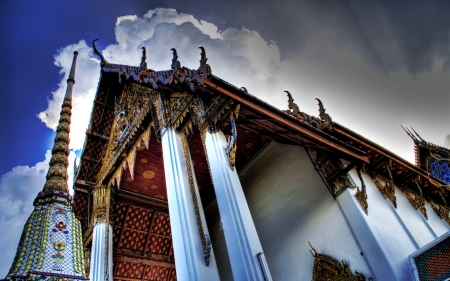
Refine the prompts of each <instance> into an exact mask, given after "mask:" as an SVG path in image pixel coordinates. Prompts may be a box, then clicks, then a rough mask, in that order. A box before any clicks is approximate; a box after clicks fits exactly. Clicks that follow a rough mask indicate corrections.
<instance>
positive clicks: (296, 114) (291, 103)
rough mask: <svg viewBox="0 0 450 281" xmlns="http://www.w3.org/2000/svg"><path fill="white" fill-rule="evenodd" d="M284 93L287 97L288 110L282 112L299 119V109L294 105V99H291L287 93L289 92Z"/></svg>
mask: <svg viewBox="0 0 450 281" xmlns="http://www.w3.org/2000/svg"><path fill="white" fill-rule="evenodd" d="M284 92H285V93H286V94H287V96H288V108H289V110H285V111H284V112H286V113H287V114H289V115H292V116H294V117H296V118H301V115H300V108H299V107H298V105H297V104H296V103H294V99H293V98H292V95H291V93H289V91H284ZM291 110H292V111H291Z"/></svg>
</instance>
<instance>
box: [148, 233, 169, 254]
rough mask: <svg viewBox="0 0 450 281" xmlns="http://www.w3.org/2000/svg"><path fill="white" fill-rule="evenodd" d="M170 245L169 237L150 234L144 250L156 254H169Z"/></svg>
mask: <svg viewBox="0 0 450 281" xmlns="http://www.w3.org/2000/svg"><path fill="white" fill-rule="evenodd" d="M171 246H172V239H171V238H169V237H164V236H159V235H151V236H150V239H149V242H148V245H147V250H146V252H150V253H152V254H158V255H169V252H170V247H171Z"/></svg>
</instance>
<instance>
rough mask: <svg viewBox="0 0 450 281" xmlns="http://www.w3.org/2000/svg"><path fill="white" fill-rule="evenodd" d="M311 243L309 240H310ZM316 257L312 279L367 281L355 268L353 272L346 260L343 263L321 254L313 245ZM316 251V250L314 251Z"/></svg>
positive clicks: (316, 280) (315, 280) (318, 280)
mask: <svg viewBox="0 0 450 281" xmlns="http://www.w3.org/2000/svg"><path fill="white" fill-rule="evenodd" d="M308 243H309V242H308ZM309 246H310V247H311V249H312V251H310V252H311V254H312V255H313V257H314V267H313V276H312V281H365V280H366V277H365V276H364V275H363V274H361V273H359V272H358V271H356V270H355V273H354V274H353V273H352V271H351V270H350V267H349V266H348V264H347V262H345V260H343V261H342V264H341V263H340V262H338V261H337V260H335V259H333V258H332V257H330V256H327V255H324V254H319V253H318V252H317V251H316V249H314V248H313V246H311V243H309ZM313 251H314V252H313Z"/></svg>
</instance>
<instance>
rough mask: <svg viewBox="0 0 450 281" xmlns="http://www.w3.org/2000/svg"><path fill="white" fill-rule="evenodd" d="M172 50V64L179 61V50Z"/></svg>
mask: <svg viewBox="0 0 450 281" xmlns="http://www.w3.org/2000/svg"><path fill="white" fill-rule="evenodd" d="M170 50H171V51H172V55H173V58H172V63H173V62H175V61H177V59H178V54H177V50H176V49H175V48H172V49H170Z"/></svg>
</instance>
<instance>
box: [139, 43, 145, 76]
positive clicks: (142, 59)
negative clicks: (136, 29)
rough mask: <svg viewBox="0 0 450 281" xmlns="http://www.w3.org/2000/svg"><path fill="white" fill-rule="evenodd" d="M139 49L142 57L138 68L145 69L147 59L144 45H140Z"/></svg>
mask: <svg viewBox="0 0 450 281" xmlns="http://www.w3.org/2000/svg"><path fill="white" fill-rule="evenodd" d="M141 50H142V58H141V64H140V66H139V68H140V69H142V70H147V62H146V61H145V60H146V59H147V52H146V50H145V47H141Z"/></svg>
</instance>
